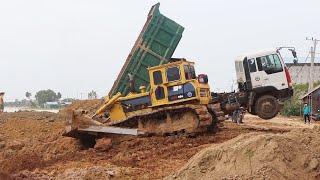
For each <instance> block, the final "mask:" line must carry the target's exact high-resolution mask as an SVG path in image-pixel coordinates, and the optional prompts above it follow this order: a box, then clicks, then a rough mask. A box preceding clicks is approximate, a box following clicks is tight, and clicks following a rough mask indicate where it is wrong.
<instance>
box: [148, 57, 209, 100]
mask: <svg viewBox="0 0 320 180" xmlns="http://www.w3.org/2000/svg"><path fill="white" fill-rule="evenodd" d="M148 70H149V77H150V96H151V102H152V106H161V105H166V104H174V103H180V102H184V101H190V100H198V101H199V102H200V104H208V103H209V100H210V88H209V85H208V82H202V83H201V82H199V81H198V78H197V76H196V73H195V69H194V63H193V62H189V61H186V60H184V59H181V60H178V61H177V60H176V61H175V62H171V63H169V64H165V65H161V66H155V67H151V68H148Z"/></svg>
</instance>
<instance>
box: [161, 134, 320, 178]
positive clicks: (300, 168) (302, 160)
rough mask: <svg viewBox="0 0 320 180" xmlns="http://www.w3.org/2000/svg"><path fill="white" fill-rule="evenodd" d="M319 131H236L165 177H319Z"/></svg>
mask: <svg viewBox="0 0 320 180" xmlns="http://www.w3.org/2000/svg"><path fill="white" fill-rule="evenodd" d="M319 133H320V131H319V128H315V129H313V130H312V129H308V130H307V129H299V130H293V131H291V132H289V133H285V134H261V133H250V134H245V135H240V136H239V137H237V138H235V139H233V140H230V141H227V142H225V143H222V144H220V145H213V146H211V147H209V148H206V149H204V150H202V151H201V152H199V153H198V154H196V155H195V156H194V157H193V158H192V159H190V161H189V162H188V163H187V164H186V165H185V166H184V167H183V168H182V169H181V170H180V171H178V172H177V173H175V174H173V175H171V176H169V177H167V179H320V167H319V162H320V146H319V142H320V136H319Z"/></svg>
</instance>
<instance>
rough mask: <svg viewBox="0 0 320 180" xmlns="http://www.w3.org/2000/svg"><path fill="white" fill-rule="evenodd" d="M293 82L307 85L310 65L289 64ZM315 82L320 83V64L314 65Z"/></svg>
mask: <svg viewBox="0 0 320 180" xmlns="http://www.w3.org/2000/svg"><path fill="white" fill-rule="evenodd" d="M286 65H287V67H288V69H289V72H290V74H291V78H292V81H293V82H294V83H295V84H306V83H308V82H309V72H310V63H298V64H294V63H287V64H286ZM313 79H314V82H317V81H320V63H314V71H313Z"/></svg>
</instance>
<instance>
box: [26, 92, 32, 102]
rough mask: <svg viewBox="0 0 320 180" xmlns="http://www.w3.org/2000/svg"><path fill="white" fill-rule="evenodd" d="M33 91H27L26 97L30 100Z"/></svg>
mask: <svg viewBox="0 0 320 180" xmlns="http://www.w3.org/2000/svg"><path fill="white" fill-rule="evenodd" d="M31 96H32V95H31V93H30V92H26V98H27V99H29V100H30V97H31Z"/></svg>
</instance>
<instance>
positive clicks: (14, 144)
mask: <svg viewBox="0 0 320 180" xmlns="http://www.w3.org/2000/svg"><path fill="white" fill-rule="evenodd" d="M24 145H25V144H24V143H23V142H20V141H11V142H9V143H8V144H7V146H8V148H9V149H12V150H21V149H22V148H23V147H24Z"/></svg>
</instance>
